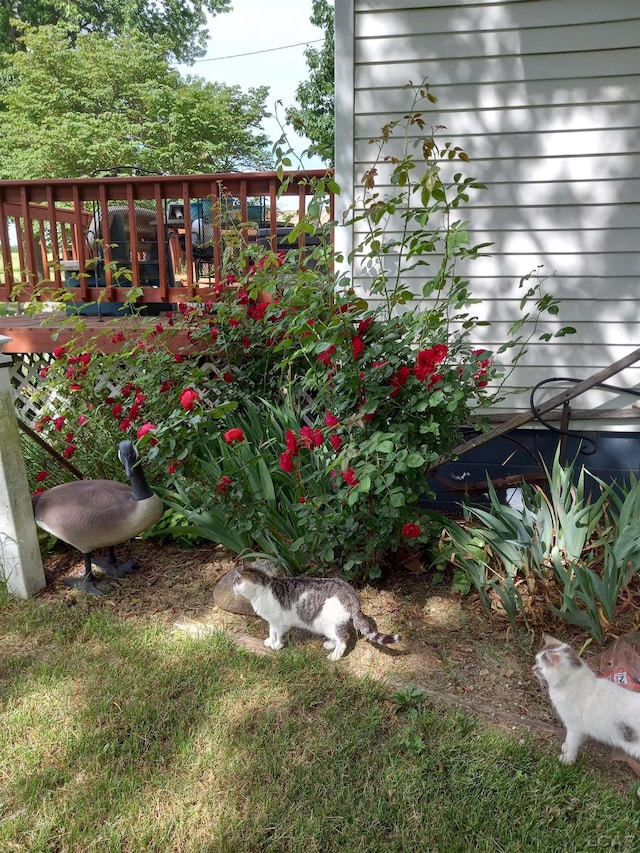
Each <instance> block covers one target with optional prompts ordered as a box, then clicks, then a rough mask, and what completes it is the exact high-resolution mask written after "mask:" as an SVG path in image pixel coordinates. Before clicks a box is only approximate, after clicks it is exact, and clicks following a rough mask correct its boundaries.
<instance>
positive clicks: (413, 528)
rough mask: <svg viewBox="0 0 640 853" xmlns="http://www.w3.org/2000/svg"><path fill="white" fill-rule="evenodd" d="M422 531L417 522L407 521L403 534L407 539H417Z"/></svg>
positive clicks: (403, 527)
mask: <svg viewBox="0 0 640 853" xmlns="http://www.w3.org/2000/svg"><path fill="white" fill-rule="evenodd" d="M421 533H422V530H420V528H419V527H418V525H417V524H411V523H407V524H403V525H402V535H403V536H404V537H405V539H417V538H418V536H420V534H421Z"/></svg>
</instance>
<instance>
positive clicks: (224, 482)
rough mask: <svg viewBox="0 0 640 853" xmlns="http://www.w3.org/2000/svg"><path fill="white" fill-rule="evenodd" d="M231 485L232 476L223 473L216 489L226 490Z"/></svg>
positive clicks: (219, 490)
mask: <svg viewBox="0 0 640 853" xmlns="http://www.w3.org/2000/svg"><path fill="white" fill-rule="evenodd" d="M230 485H231V477H227V476H226V474H223V475H222V477H220V479H219V480H218V485H217V486H216V491H218V492H222V493H224V492H226V491H227V488H228V487H229V486H230Z"/></svg>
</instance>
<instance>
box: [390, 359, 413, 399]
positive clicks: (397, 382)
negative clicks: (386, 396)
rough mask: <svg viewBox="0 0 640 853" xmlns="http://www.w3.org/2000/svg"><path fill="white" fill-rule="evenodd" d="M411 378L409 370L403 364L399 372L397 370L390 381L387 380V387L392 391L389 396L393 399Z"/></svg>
mask: <svg viewBox="0 0 640 853" xmlns="http://www.w3.org/2000/svg"><path fill="white" fill-rule="evenodd" d="M410 376H411V368H410V367H408V366H407V365H406V364H404V365H403V366H402V367H401V368H399V370H397V371H396V372H395V373H394V374H393V376H392V377H391V379H390V380H389V385H391V386H392V388H393V391H392V392H391V396H392V397H395V396H396V394H399V393H400V389H401V388H403V387H404V386H405V385H406V384H407V381H408V379H409V377H410Z"/></svg>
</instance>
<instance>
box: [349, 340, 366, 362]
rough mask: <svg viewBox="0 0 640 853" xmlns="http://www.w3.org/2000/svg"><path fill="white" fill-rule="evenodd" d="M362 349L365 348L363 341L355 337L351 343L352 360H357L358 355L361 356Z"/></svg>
mask: <svg viewBox="0 0 640 853" xmlns="http://www.w3.org/2000/svg"><path fill="white" fill-rule="evenodd" d="M364 348H365V344H364V341H363V340H362V338H358V337H355V338H354V339H353V340H352V341H351V350H352V352H353V357H354V358H358V357H359V356H360V355H362V353H363V351H364Z"/></svg>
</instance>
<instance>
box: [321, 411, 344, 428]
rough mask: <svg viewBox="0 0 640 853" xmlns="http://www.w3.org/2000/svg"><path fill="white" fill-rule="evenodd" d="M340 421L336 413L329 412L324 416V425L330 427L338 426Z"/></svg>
mask: <svg viewBox="0 0 640 853" xmlns="http://www.w3.org/2000/svg"><path fill="white" fill-rule="evenodd" d="M339 423H340V421H339V420H338V418H337V417H336V416H335V415H332V414H331V412H327V413H326V415H325V416H324V425H325V426H328V427H334V426H338V424H339Z"/></svg>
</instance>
